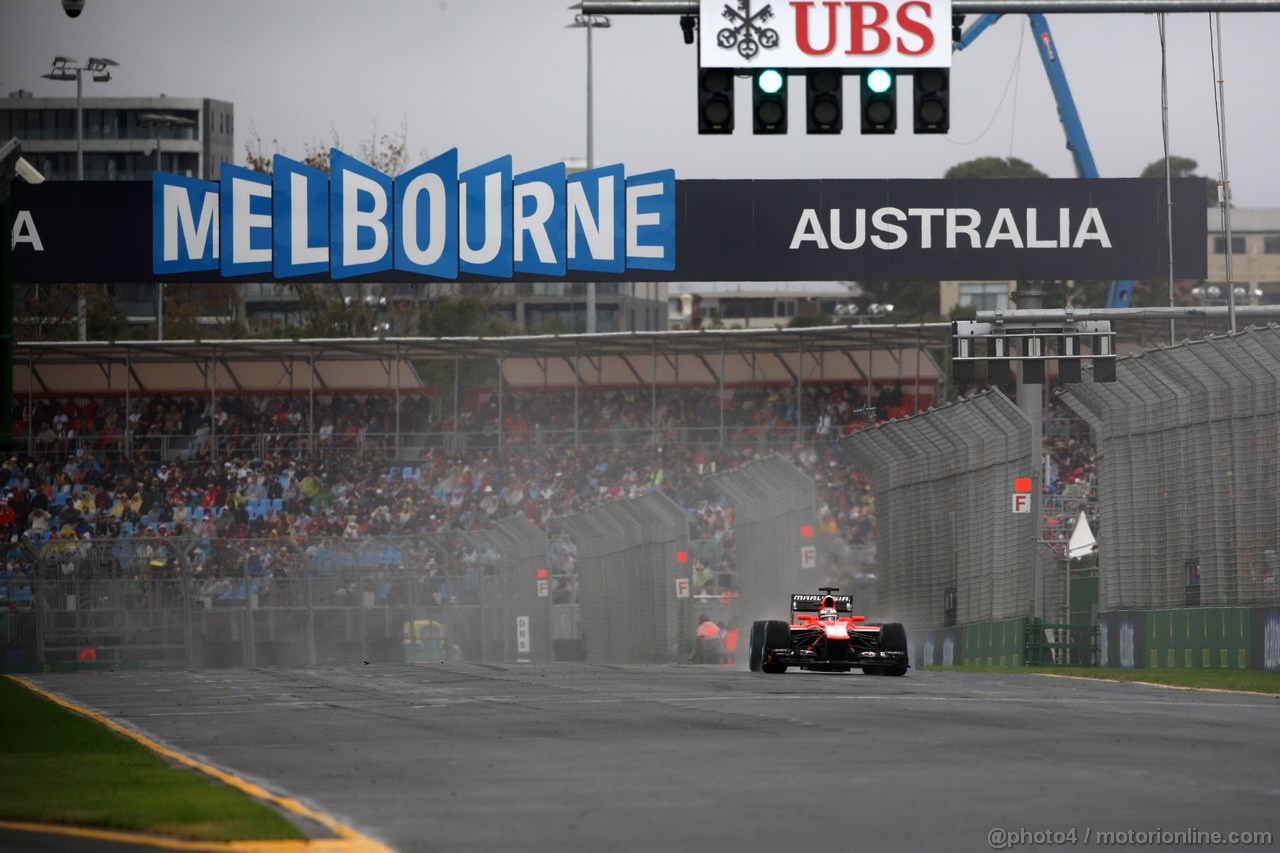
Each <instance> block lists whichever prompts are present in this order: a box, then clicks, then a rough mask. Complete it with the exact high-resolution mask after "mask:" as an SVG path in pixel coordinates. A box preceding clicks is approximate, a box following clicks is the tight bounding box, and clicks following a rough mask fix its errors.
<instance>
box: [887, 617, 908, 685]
mask: <svg viewBox="0 0 1280 853" xmlns="http://www.w3.org/2000/svg"><path fill="white" fill-rule="evenodd" d="M880 649H881V651H886V652H902V664H901V665H900V666H886V667H883V668H881V670H880V672H881V673H882V674H884V675H906V674H907V629H906V628H904V627H903V626H902V623H901V622H887V623H885V624H884V625H883V626H881V628H880Z"/></svg>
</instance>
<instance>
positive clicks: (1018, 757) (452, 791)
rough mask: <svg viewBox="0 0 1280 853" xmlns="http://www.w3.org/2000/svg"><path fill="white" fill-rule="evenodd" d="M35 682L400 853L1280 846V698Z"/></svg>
mask: <svg viewBox="0 0 1280 853" xmlns="http://www.w3.org/2000/svg"><path fill="white" fill-rule="evenodd" d="M32 681H33V682H34V683H36V684H38V685H39V686H40V687H42V688H43V689H46V690H49V691H51V692H54V693H57V694H58V695H60V696H63V697H65V698H67V699H69V700H71V701H73V702H75V703H78V704H80V705H83V706H85V707H88V708H90V709H92V710H95V711H98V712H101V713H103V714H105V715H107V716H109V717H111V718H112V719H114V720H117V721H119V722H121V723H124V724H126V725H129V726H132V727H133V728H135V729H137V730H139V731H142V732H144V733H146V734H147V735H149V736H151V737H153V738H155V739H156V740H159V741H161V742H163V743H166V744H167V745H169V746H171V747H174V748H176V749H178V750H181V751H183V752H185V753H188V754H191V755H194V756H196V757H199V758H201V759H203V760H205V761H207V762H208V763H211V764H214V765H216V766H218V767H221V768H224V769H227V770H231V771H233V772H235V773H237V774H239V775H241V776H245V777H248V778H250V779H253V780H255V781H258V782H260V783H262V784H264V785H265V786H266V787H268V788H270V789H272V790H275V791H278V792H281V793H287V794H289V795H292V796H295V797H298V798H301V799H302V800H304V801H306V802H307V803H309V804H310V805H312V806H314V807H316V808H318V809H320V810H322V811H325V812H328V813H330V814H332V815H335V816H337V817H338V818H339V819H341V820H343V821H345V822H346V823H348V824H350V825H352V826H354V827H355V828H357V829H359V830H360V831H362V832H364V833H366V834H368V835H370V836H373V837H375V838H378V839H380V840H382V841H384V842H386V843H387V844H389V845H390V846H392V847H394V848H396V849H397V850H400V851H405V853H408V851H464V850H493V851H507V850H529V851H604V850H623V851H631V850H635V851H660V850H697V851H702V853H705V851H718V850H733V851H771V853H780V851H783V850H787V849H793V848H794V847H795V846H796V845H800V844H804V845H810V844H813V843H820V844H822V846H826V843H827V842H831V843H834V844H835V846H836V847H837V848H838V849H841V850H846V849H854V848H856V849H863V850H866V849H870V850H885V851H893V850H914V851H932V850H938V851H957V850H960V851H963V850H988V849H991V848H990V846H989V844H988V833H989V832H990V831H991V830H992V829H996V828H1005V829H1009V830H1012V831H1013V832H1015V833H1016V832H1017V831H1019V830H1026V831H1027V832H1028V833H1033V832H1037V831H1045V830H1058V831H1062V832H1066V831H1068V830H1072V829H1074V830H1075V831H1076V833H1077V835H1076V837H1077V839H1078V841H1079V842H1083V836H1084V833H1085V831H1086V830H1088V831H1089V832H1090V833H1091V834H1092V833H1096V832H1097V831H1099V830H1108V831H1125V830H1135V831H1150V830H1154V829H1157V828H1160V829H1165V830H1182V829H1188V828H1196V829H1198V830H1202V831H1219V832H1223V833H1226V832H1231V831H1270V832H1272V833H1273V837H1274V838H1275V839H1278V840H1280V698H1277V697H1273V696H1261V695H1242V694H1233V693H1220V692H1207V691H1188V690H1171V689H1163V688H1158V687H1151V686H1144V685H1133V684H1115V683H1102V682H1092V681H1087V680H1080V679H1062V678H1046V677H1039V676H1034V675H993V674H970V673H947V672H916V671H914V670H913V671H912V672H911V673H910V674H909V675H908V676H906V677H905V678H889V677H883V676H864V675H861V674H850V675H825V674H816V673H798V672H794V671H793V672H790V673H788V674H786V675H782V676H770V675H762V674H753V673H748V672H745V671H738V670H730V669H727V668H723V667H710V666H706V667H702V666H596V665H588V664H551V665H546V666H534V665H510V666H497V665H482V664H443V665H408V664H406V665H389V666H377V665H374V666H359V667H338V668H328V669H254V670H210V671H203V672H114V673H99V674H73V675H41V676H36V677H34V678H32ZM1091 837H1092V838H1096V836H1093V835H1091ZM1064 846H1065V845H1064ZM1094 846H1096V845H1095V844H1088V845H1086V844H1083V843H1077V844H1076V845H1075V847H1076V848H1077V849H1090V848H1093V847H1094ZM1163 846H1164V845H1158V846H1156V847H1154V848H1151V849H1162V848H1163ZM1011 849H1030V845H1016V846H1014V847H1013V848H1011ZM1041 849H1048V848H1044V847H1042V848H1041ZM1181 849H1193V848H1190V847H1184V848H1181ZM1255 849H1266V848H1265V847H1258V848H1255Z"/></svg>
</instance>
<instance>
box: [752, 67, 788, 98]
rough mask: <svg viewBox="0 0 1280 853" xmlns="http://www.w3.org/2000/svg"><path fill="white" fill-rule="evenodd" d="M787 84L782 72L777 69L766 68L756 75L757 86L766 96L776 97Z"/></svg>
mask: <svg viewBox="0 0 1280 853" xmlns="http://www.w3.org/2000/svg"><path fill="white" fill-rule="evenodd" d="M785 82H786V80H785V78H784V77H783V76H782V72H781V71H778V70H777V69H776V68H766V69H765V70H763V71H761V72H760V73H759V74H757V75H756V85H757V86H759V87H760V91H761V92H764V93H765V94H766V95H776V94H777V93H778V92H780V91H782V86H783V84H784V83H785Z"/></svg>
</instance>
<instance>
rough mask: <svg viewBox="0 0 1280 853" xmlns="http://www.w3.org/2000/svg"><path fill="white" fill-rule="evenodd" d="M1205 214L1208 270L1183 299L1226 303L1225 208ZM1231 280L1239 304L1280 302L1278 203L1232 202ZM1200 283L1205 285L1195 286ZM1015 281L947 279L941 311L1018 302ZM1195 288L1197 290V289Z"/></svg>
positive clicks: (1187, 287)
mask: <svg viewBox="0 0 1280 853" xmlns="http://www.w3.org/2000/svg"><path fill="white" fill-rule="evenodd" d="M1205 216H1206V222H1207V224H1208V232H1209V234H1208V245H1207V251H1208V254H1209V267H1208V276H1207V278H1205V280H1204V282H1194V283H1191V284H1185V283H1184V285H1185V286H1182V287H1180V288H1179V296H1180V298H1181V299H1182V301H1183V302H1184V303H1196V302H1198V303H1205V304H1215V305H1225V304H1226V302H1227V296H1226V281H1227V237H1226V231H1225V230H1224V228H1223V223H1222V211H1221V209H1219V208H1217V207H1210V208H1207V209H1206V210H1205ZM1231 280H1232V282H1233V287H1234V288H1235V290H1236V293H1237V298H1236V304H1237V305H1280V208H1269V207H1268V208H1241V207H1237V208H1232V210H1231ZM1201 284H1202V285H1203V287H1197V286H1198V285H1201ZM1016 286H1017V282H1015V281H944V282H942V283H941V290H940V299H939V302H940V304H941V312H942V314H944V315H945V314H946V313H947V312H948V311H950V310H951V309H952V308H954V307H956V306H961V307H972V308H975V309H977V310H979V311H994V310H997V309H999V310H1006V309H1010V308H1014V307H1016V306H1014V304H1013V299H1012V298H1011V295H1012V293H1013V291H1014V288H1015V287H1016ZM1214 288H1217V289H1216V290H1214ZM1193 289H1196V290H1198V292H1197V293H1193ZM1095 307H1101V306H1095Z"/></svg>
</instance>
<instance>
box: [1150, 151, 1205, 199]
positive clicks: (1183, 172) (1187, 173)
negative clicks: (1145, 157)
mask: <svg viewBox="0 0 1280 853" xmlns="http://www.w3.org/2000/svg"><path fill="white" fill-rule="evenodd" d="M1199 166H1200V164H1199V163H1197V162H1196V161H1195V160H1192V159H1191V158H1190V157H1178V156H1177V155H1173V154H1171V155H1169V177H1171V178H1200V179H1201V180H1203V181H1204V183H1205V206H1206V207H1213V206H1214V205H1215V204H1217V203H1218V182H1217V181H1215V180H1214V179H1213V178H1206V177H1204V176H1203V175H1197V174H1196V169H1197V168H1199ZM1164 172H1165V169H1164V160H1163V158H1162V159H1160V160H1156V161H1155V162H1153V163H1149V164H1148V165H1147V167H1146V168H1145V169H1143V170H1142V174H1141V175H1139V176H1138V177H1140V178H1164Z"/></svg>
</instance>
